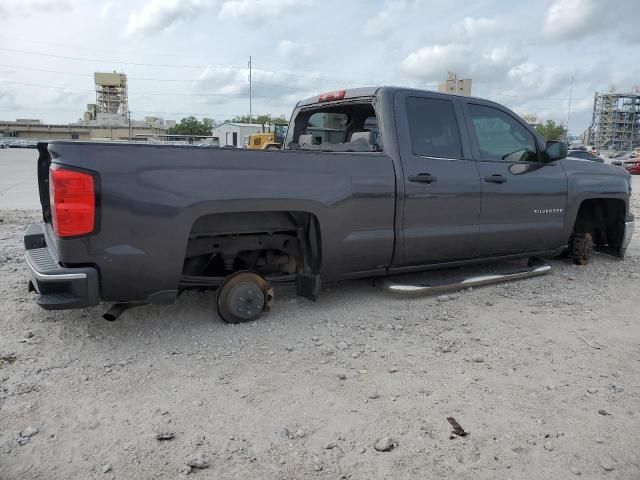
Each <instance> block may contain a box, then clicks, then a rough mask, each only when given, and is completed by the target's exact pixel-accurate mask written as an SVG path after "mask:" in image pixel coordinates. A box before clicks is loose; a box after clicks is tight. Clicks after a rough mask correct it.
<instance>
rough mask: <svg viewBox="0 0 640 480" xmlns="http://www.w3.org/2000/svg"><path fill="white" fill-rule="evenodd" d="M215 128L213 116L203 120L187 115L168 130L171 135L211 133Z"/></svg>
mask: <svg viewBox="0 0 640 480" xmlns="http://www.w3.org/2000/svg"><path fill="white" fill-rule="evenodd" d="M212 129H213V120H212V119H211V118H203V119H202V121H200V120H198V119H197V118H196V117H194V116H191V117H186V118H183V119H182V120H180V122H178V123H177V124H176V125H175V126H174V127H171V128H170V129H169V130H168V133H169V134H170V135H202V136H207V135H211V130H212Z"/></svg>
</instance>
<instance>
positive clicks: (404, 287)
mask: <svg viewBox="0 0 640 480" xmlns="http://www.w3.org/2000/svg"><path fill="white" fill-rule="evenodd" d="M530 265H531V266H528V267H524V268H520V269H516V270H510V271H505V272H496V273H490V274H485V275H473V276H469V277H462V279H460V277H458V279H456V280H457V281H453V282H447V281H435V282H432V283H430V284H425V283H415V284H403V283H398V282H396V281H393V280H392V279H390V278H385V279H382V280H381V281H380V286H381V287H382V288H383V289H385V290H387V291H388V292H392V293H397V294H401V295H415V296H420V295H439V294H442V293H446V292H451V291H457V290H463V289H465V288H469V287H480V286H483V285H491V284H495V283H502V282H510V281H512V280H520V279H522V278H529V277H538V276H540V275H546V274H547V273H549V272H550V271H551V265H547V264H545V263H543V262H542V261H539V260H537V259H536V260H535V261H531V262H530Z"/></svg>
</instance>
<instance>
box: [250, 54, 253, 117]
mask: <svg viewBox="0 0 640 480" xmlns="http://www.w3.org/2000/svg"><path fill="white" fill-rule="evenodd" d="M251 100H252V98H251V55H249V123H251V116H252V113H253V112H252V111H251Z"/></svg>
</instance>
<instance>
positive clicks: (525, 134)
mask: <svg viewBox="0 0 640 480" xmlns="http://www.w3.org/2000/svg"><path fill="white" fill-rule="evenodd" d="M469 113H470V115H471V120H472V122H473V128H474V130H475V135H476V138H477V139H478V146H479V148H480V159H481V160H498V161H504V162H537V161H538V152H537V149H536V142H535V138H534V136H533V135H532V134H531V132H529V131H528V130H527V129H526V128H524V127H523V126H522V125H521V124H520V123H519V122H518V121H517V120H516V119H515V118H513V117H512V116H511V115H508V114H506V113H505V112H503V111H501V110H498V109H497V108H492V107H487V106H484V105H473V104H469Z"/></svg>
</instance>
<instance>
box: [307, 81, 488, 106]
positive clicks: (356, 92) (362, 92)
mask: <svg viewBox="0 0 640 480" xmlns="http://www.w3.org/2000/svg"><path fill="white" fill-rule="evenodd" d="M344 90H345V95H344V97H343V98H341V99H340V100H338V101H342V100H349V99H354V98H364V97H374V96H376V95H378V94H380V92H381V91H382V90H394V91H409V92H411V91H413V92H429V93H434V94H436V95H439V96H440V95H441V96H443V97H461V96H462V95H456V94H455V93H445V92H438V91H436V90H426V89H421V88H413V87H397V86H391V85H384V86H379V87H359V88H347V89H344ZM337 91H340V90H337ZM320 95H322V93H320V94H318V95H315V96H313V97H309V98H305V99H304V100H300V101H299V102H298V104H297V105H296V107H303V106H307V105H314V104H316V103H320ZM464 98H466V99H469V98H473V99H478V100H483V101H485V102H491V103H496V102H492V101H491V100H487V99H486V98H480V97H470V96H469V97H467V96H464ZM323 103H331V101H329V102H323Z"/></svg>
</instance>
